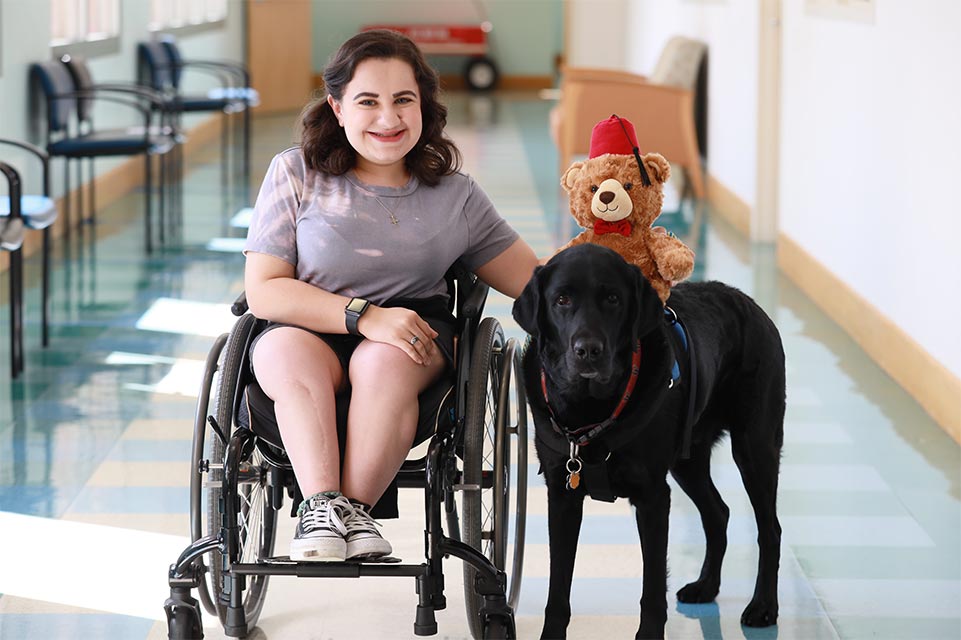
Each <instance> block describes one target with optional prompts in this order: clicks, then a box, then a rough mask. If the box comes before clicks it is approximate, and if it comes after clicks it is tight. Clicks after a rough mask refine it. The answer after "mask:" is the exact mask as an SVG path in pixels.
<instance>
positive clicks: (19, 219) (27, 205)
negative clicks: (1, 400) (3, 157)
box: [0, 138, 57, 378]
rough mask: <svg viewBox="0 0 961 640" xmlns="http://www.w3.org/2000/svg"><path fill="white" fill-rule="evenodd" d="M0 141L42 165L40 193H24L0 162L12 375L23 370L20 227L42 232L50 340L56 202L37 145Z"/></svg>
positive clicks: (45, 340) (0, 230)
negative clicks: (52, 233) (4, 191)
mask: <svg viewBox="0 0 961 640" xmlns="http://www.w3.org/2000/svg"><path fill="white" fill-rule="evenodd" d="M0 145H7V146H12V147H16V148H19V149H22V150H24V151H27V152H29V153H30V154H32V155H34V156H36V157H37V159H38V160H39V161H40V163H41V165H42V169H43V171H42V181H43V189H42V193H41V194H39V195H36V194H27V195H24V194H23V183H22V181H21V178H20V174H19V172H18V171H17V170H16V169H15V168H14V167H13V165H11V164H9V163H0V165H2V171H3V174H4V175H5V176H6V178H7V184H8V186H9V190H8V193H7V197H6V198H3V199H0V245H2V248H3V249H4V250H6V251H10V252H11V255H10V344H11V349H10V352H11V356H12V357H11V363H10V364H11V375H12V377H14V378H16V377H17V376H18V375H19V374H20V373H21V372H22V371H23V275H22V274H23V255H22V245H23V230H24V227H26V228H27V229H36V230H39V231H42V233H43V249H42V251H43V253H42V260H43V266H42V276H41V277H42V280H41V282H42V284H41V316H42V321H41V342H42V344H43V346H44V347H46V346H47V345H48V344H50V244H51V241H50V227H51V226H53V223H54V222H56V220H57V205H56V203H55V202H54V201H53V199H52V198H50V175H49V166H50V161H49V156H48V155H47V153H46V152H45V151H44V150H43V149H40V148H38V147H35V146H34V145H32V144H29V143H26V142H20V141H18V140H8V139H5V138H0Z"/></svg>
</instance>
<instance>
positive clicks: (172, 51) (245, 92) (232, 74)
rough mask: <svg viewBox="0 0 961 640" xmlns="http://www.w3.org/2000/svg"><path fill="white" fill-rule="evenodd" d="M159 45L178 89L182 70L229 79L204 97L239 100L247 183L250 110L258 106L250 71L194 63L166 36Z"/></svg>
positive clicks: (226, 64)
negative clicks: (227, 83) (165, 56)
mask: <svg viewBox="0 0 961 640" xmlns="http://www.w3.org/2000/svg"><path fill="white" fill-rule="evenodd" d="M160 41H161V43H162V44H163V46H164V47H165V48H166V49H167V54H168V56H169V59H170V62H171V64H172V66H173V82H174V86H175V87H179V86H180V76H181V74H182V73H183V72H184V71H185V70H186V69H207V70H209V71H213V72H219V73H221V74H225V75H226V76H229V79H230V81H229V86H227V87H226V88H217V89H211V90H210V91H208V92H207V97H208V98H226V99H229V100H240V101H242V102H243V106H244V109H243V161H242V162H243V164H242V172H243V177H244V184H245V185H246V184H249V182H250V110H251V108H253V107H256V106H257V105H258V104H260V94H259V93H258V92H257V90H256V89H254V88H253V87H251V86H250V72H249V71H248V70H247V67H246V66H244V65H242V64H240V63H238V62H234V61H229V60H197V59H189V60H188V59H184V57H183V56H182V55H181V53H180V48H179V47H178V46H177V41H176V40H175V39H174V38H173V37H171V36H166V37H164V38H162V39H161V40H160Z"/></svg>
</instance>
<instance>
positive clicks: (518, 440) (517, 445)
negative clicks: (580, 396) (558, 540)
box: [495, 338, 528, 613]
mask: <svg viewBox="0 0 961 640" xmlns="http://www.w3.org/2000/svg"><path fill="white" fill-rule="evenodd" d="M521 351H522V349H521V348H520V346H519V345H518V344H517V341H516V340H514V339H513V338H511V339H510V340H508V341H507V348H506V351H505V354H504V359H503V364H502V367H501V382H500V398H499V401H498V403H497V437H498V439H504V440H508V439H509V438H510V436H511V435H514V436H515V438H514V442H513V444H510V443H508V444H504V445H498V446H497V450H499V451H504V453H505V455H506V460H505V462H504V463H503V464H504V466H505V467H506V469H507V474H508V475H506V476H505V477H506V480H507V481H508V482H507V485H506V487H505V489H506V490H505V491H503V492H495V496H500V497H501V499H502V500H503V502H504V505H503V506H502V507H500V508H497V507H495V512H496V513H500V514H502V519H501V520H499V521H497V522H495V527H496V528H497V529H498V530H499V535H498V536H495V538H497V539H500V537H501V535H503V538H504V540H505V545H506V540H507V536H508V533H509V531H510V530H511V529H513V531H514V546H513V552H512V553H511V557H509V558H506V561H505V566H504V567H500V566H498V569H504V570H505V571H507V579H508V587H507V604H509V605H510V607H511V609H512V610H513V611H514V612H515V613H516V612H517V605H518V602H519V600H520V592H521V578H522V577H523V569H524V540H525V537H526V535H527V470H528V469H527V453H528V448H527V390H526V388H525V386H524V375H523V369H522V353H521ZM512 452H513V455H511V453H512ZM511 464H513V465H514V468H515V473H514V478H513V482H511V478H510V475H509V473H510V468H511ZM512 484H513V488H514V496H515V505H514V509H513V510H511V508H510V500H509V498H510V493H509V491H510V489H511V485H512ZM500 530H502V533H500ZM508 550H510V547H509V546H508V547H506V548H505V554H506V552H507V551H508ZM508 563H509V565H508Z"/></svg>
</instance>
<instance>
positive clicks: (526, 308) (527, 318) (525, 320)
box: [512, 266, 544, 337]
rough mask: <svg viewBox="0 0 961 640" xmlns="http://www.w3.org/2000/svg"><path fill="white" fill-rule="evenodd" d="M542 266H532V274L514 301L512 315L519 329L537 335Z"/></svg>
mask: <svg viewBox="0 0 961 640" xmlns="http://www.w3.org/2000/svg"><path fill="white" fill-rule="evenodd" d="M543 271H544V267H543V266H537V267H534V274H533V275H532V276H531V279H530V280H528V281H527V284H526V285H525V286H524V290H523V291H521V295H519V296H518V297H517V300H515V301H514V307H513V310H512V315H513V316H514V320H515V321H516V322H517V324H519V325H520V326H521V329H523V330H524V331H526V332H527V333H529V334H530V335H532V336H535V337H536V336H537V334H538V327H539V325H540V315H541V273H542V272H543Z"/></svg>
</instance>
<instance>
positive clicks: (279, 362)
mask: <svg viewBox="0 0 961 640" xmlns="http://www.w3.org/2000/svg"><path fill="white" fill-rule="evenodd" d="M253 365H254V371H256V372H257V382H258V383H260V387H261V388H262V389H263V390H264V393H266V394H267V397H269V398H270V399H271V400H273V401H274V412H275V414H276V417H277V426H278V427H279V428H280V435H281V438H283V444H284V449H285V450H286V451H287V456H288V457H289V458H290V463H291V465H292V466H293V468H294V475H296V477H297V483H298V484H299V485H300V490H301V492H302V493H303V494H304V497H308V498H309V497H310V496H312V495H314V494H316V493H320V492H321V491H339V490H340V452H339V450H338V447H337V415H336V413H337V412H336V404H335V400H334V395H335V392H336V390H337V389H339V388H340V387H341V385H342V384H343V379H344V372H343V370H342V369H341V366H340V361H339V360H338V359H337V356H336V355H335V354H334V352H333V350H332V349H331V348H330V347H329V346H327V343H325V342H324V341H323V340H321V339H320V338H318V337H317V336H315V335H312V334H310V333H308V332H307V331H303V330H301V329H297V328H294V327H280V328H277V329H273V330H271V331H270V332H268V333H266V334H264V336H263V337H261V338H260V340H259V341H258V342H257V346H256V347H255V348H254V353H253Z"/></svg>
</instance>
